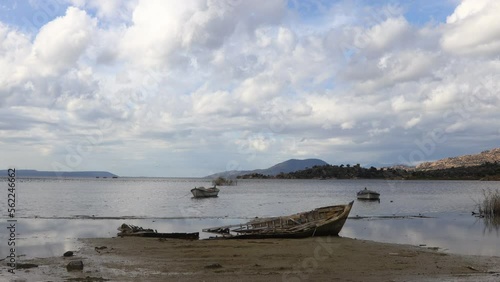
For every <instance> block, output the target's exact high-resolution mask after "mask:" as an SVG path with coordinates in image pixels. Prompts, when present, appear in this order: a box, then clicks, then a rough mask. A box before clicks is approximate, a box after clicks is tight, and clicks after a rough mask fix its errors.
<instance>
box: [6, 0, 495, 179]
mask: <svg viewBox="0 0 500 282" xmlns="http://www.w3.org/2000/svg"><path fill="white" fill-rule="evenodd" d="M68 3H70V5H69V7H67V9H66V12H65V13H64V14H62V15H61V16H59V17H55V18H53V19H51V20H49V21H48V22H47V23H46V24H45V25H43V26H42V27H41V28H40V29H39V30H37V31H35V32H34V33H33V34H28V33H25V32H23V31H22V30H23V29H22V27H16V26H12V25H8V24H5V23H0V74H1V75H0V97H1V98H2V100H1V101H0V120H1V121H0V134H2V136H10V137H9V138H6V137H2V138H1V139H0V143H1V145H2V146H4V148H7V151H8V154H9V155H8V156H7V157H9V158H10V159H12V158H17V162H18V164H19V166H22V167H26V168H37V169H52V168H53V164H54V162H59V163H61V164H63V165H65V166H66V167H67V168H70V169H75V170H82V169H106V170H111V169H110V168H113V170H114V172H116V173H119V174H123V175H161V176H179V175H183V176H189V175H192V174H190V172H191V171H197V172H200V171H205V172H206V174H208V172H215V171H220V170H225V169H226V168H227V167H229V166H231V167H233V168H234V167H238V168H241V169H245V168H255V167H265V166H269V165H272V164H274V162H275V160H285V159H288V158H292V157H319V158H322V159H324V160H326V161H328V162H331V163H361V164H370V165H371V164H377V163H394V162H399V161H400V160H402V159H408V154H409V153H410V152H412V151H414V150H416V149H418V146H417V145H416V144H417V143H418V142H417V141H418V140H421V139H422V138H426V136H428V135H429V134H430V133H432V132H434V131H436V130H437V131H440V132H444V133H445V134H446V140H447V143H446V146H445V144H436V148H437V149H436V150H435V153H434V154H433V155H429V156H425V157H426V158H428V159H436V158H439V157H443V156H449V155H454V154H455V155H458V154H461V153H473V152H476V151H481V150H484V149H487V148H489V147H493V146H496V145H497V144H498V142H497V141H498V135H499V134H500V132H499V131H498V125H499V124H498V120H500V116H499V114H498V111H497V109H498V106H500V101H499V97H500V95H498V90H497V89H499V88H500V85H499V81H500V77H499V75H498V74H499V73H500V63H499V62H498V55H499V53H498V50H500V48H499V47H500V45H499V44H500V29H499V28H500V22H499V20H498V17H497V16H496V15H498V14H499V13H500V5H499V4H498V3H497V1H475V0H474V1H469V0H464V1H462V2H461V3H459V4H458V6H457V7H456V8H455V10H454V11H453V12H451V13H450V14H449V15H448V17H447V19H446V20H445V19H443V20H442V22H441V23H435V22H430V23H428V24H425V25H421V24H419V25H417V24H415V23H413V22H412V21H411V20H410V19H409V18H408V17H406V16H405V15H406V14H405V9H404V4H401V5H400V6H397V5H393V6H379V7H367V6H363V5H364V4H363V2H359V3H356V4H353V3H351V2H347V1H345V2H339V3H336V4H335V5H331V6H330V7H324V6H314V5H313V4H314V3H313V2H311V3H308V4H307V5H305V4H304V3H303V2H301V3H295V4H294V5H291V4H290V3H288V2H286V1H283V0H271V1H269V0H267V1H259V3H258V4H256V3H254V2H250V1H240V0H224V1H210V0H192V1H184V2H182V1H160V0H144V1H143V0H137V1H127V2H126V3H123V2H122V1H94V0H73V1H69V2H68ZM298 4H301V6H300V10H299V9H295V8H294V7H296V5H298ZM309 4H310V5H309ZM304 5H305V6H304ZM306 8H307V9H306ZM407 12H408V11H407ZM410 12H411V11H410ZM481 121H485V122H481ZM492 128H493V129H496V130H493V129H492ZM28 131H29V132H32V134H31V135H30V134H27V133H26V132H28ZM471 132H473V134H472V133H471ZM89 140H90V141H89ZM91 141H92V142H91ZM82 142H83V143H85V142H86V143H85V144H87V145H88V144H90V145H89V146H90V149H88V148H87V149H88V150H86V151H81V152H78V151H77V148H79V146H80V148H83V147H82V144H83V143H82ZM89 142H90V143H89ZM471 142H472V143H474V144H475V147H474V148H472V146H470V144H471ZM21 147H22V148H28V149H26V150H24V151H23V150H21V149H20V148H21ZM87 147H88V146H87ZM21 151H23V152H22V154H21V153H20V152H21ZM132 152H133V153H132ZM16 153H17V154H18V155H17V156H19V157H15V156H16V155H15V154H16ZM75 154H76V156H79V157H80V158H81V160H80V161H79V162H70V163H68V161H67V160H68V156H69V159H71V157H72V156H73V157H74V156H75ZM200 158H202V160H201V161H200ZM271 160H272V161H271ZM417 161H423V160H417ZM172 163H184V164H189V167H178V168H177V170H176V171H169V172H165V171H162V167H164V166H167V167H172V165H171V164H172ZM1 164H3V165H4V166H5V165H10V164H6V163H1ZM229 164H231V165H229ZM134 167H135V168H137V167H141V169H140V170H134ZM194 167H195V168H196V169H193V168H194ZM191 169H193V170H191Z"/></svg>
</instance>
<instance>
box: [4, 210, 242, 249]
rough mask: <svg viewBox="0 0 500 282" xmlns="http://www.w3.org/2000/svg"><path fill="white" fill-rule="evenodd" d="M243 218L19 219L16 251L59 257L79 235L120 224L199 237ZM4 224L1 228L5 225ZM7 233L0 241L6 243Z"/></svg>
mask: <svg viewBox="0 0 500 282" xmlns="http://www.w3.org/2000/svg"><path fill="white" fill-rule="evenodd" d="M239 222H242V220H235V219H214V218H206V219H201V218H189V219H151V218H150V219H126V220H123V219H99V220H94V219H39V218H36V219H35V218H30V219H19V220H18V221H17V224H16V254H17V255H18V256H21V257H25V258H36V257H51V256H61V255H62V254H63V253H64V252H66V251H75V250H78V249H79V248H80V247H81V245H80V243H79V242H78V240H77V239H78V238H110V237H116V234H117V233H118V230H117V228H118V227H119V226H121V224H123V223H128V224H133V225H138V226H142V227H144V228H152V229H156V230H158V232H200V238H201V239H204V238H208V237H209V236H212V235H213V234H208V233H202V232H201V229H203V228H206V227H211V226H219V225H226V224H235V223H239ZM5 224H6V223H4V225H3V226H1V228H2V229H4V228H6V227H7V225H5ZM7 236H8V234H6V232H2V233H1V234H0V241H1V242H7V239H8V238H7ZM8 254H9V249H8V246H7V244H4V245H2V246H0V257H6V256H7V255H8Z"/></svg>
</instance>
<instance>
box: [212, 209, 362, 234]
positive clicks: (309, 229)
mask: <svg viewBox="0 0 500 282" xmlns="http://www.w3.org/2000/svg"><path fill="white" fill-rule="evenodd" d="M353 203H354V202H350V203H349V204H347V205H338V206H329V207H322V208H318V209H315V210H312V211H310V212H303V213H298V214H294V215H291V216H283V217H275V218H266V219H257V220H254V221H251V222H248V223H246V224H242V225H234V226H230V227H239V228H237V229H233V230H230V228H228V227H227V228H226V227H217V228H208V229H204V230H203V231H205V232H214V233H223V234H224V235H223V237H224V238H228V239H265V238H306V237H314V236H338V234H339V233H340V231H341V230H342V227H343V226H344V224H345V222H346V220H347V217H348V216H349V212H350V211H351V208H352V205H353ZM301 222H303V223H301ZM221 231H222V232H221ZM231 232H232V233H236V235H233V234H231Z"/></svg>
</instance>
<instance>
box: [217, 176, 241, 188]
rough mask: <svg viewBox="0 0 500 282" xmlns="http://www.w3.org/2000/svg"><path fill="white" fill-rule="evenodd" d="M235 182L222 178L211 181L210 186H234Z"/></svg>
mask: <svg viewBox="0 0 500 282" xmlns="http://www.w3.org/2000/svg"><path fill="white" fill-rule="evenodd" d="M236 184H237V181H236V180H233V179H229V178H224V177H217V178H216V179H214V180H212V185H218V186H229V185H236Z"/></svg>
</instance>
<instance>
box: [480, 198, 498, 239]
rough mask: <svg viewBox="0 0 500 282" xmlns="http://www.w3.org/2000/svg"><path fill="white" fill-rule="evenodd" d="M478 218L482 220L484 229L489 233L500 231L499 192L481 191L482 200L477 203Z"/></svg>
mask: <svg viewBox="0 0 500 282" xmlns="http://www.w3.org/2000/svg"><path fill="white" fill-rule="evenodd" d="M478 209H479V217H482V218H484V223H485V228H486V229H487V230H489V231H490V232H491V231H492V230H497V232H498V230H499V229H500V191H499V190H494V191H492V190H483V200H482V201H481V202H480V203H478Z"/></svg>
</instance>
